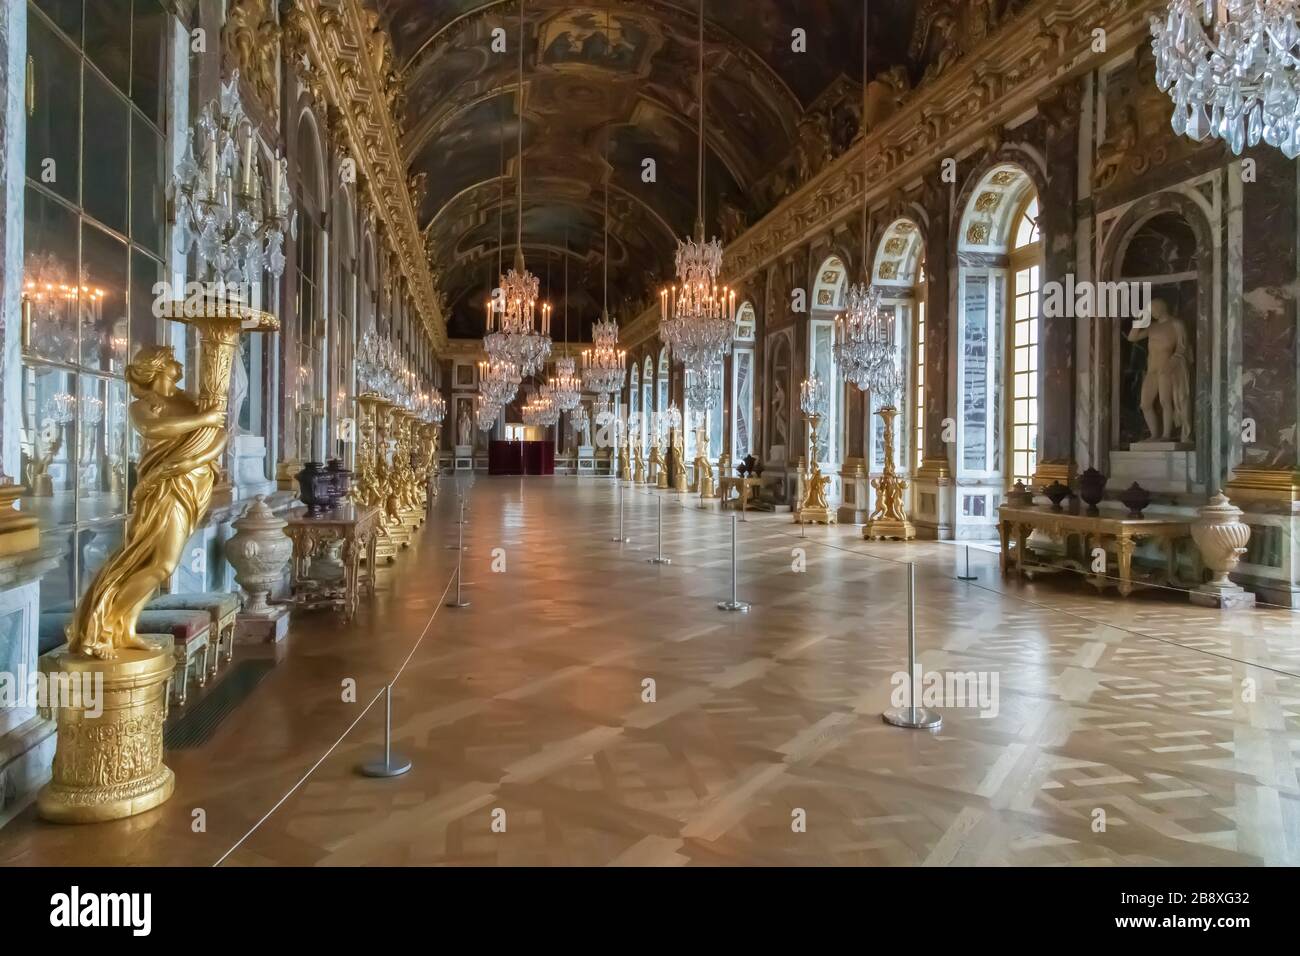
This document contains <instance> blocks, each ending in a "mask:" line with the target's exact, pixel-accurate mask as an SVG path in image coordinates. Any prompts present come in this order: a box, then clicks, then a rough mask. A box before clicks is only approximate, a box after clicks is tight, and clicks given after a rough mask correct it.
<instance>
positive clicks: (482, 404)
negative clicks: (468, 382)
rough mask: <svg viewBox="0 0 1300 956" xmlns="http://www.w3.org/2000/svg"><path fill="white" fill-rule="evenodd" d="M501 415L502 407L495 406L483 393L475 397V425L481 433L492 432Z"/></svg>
mask: <svg viewBox="0 0 1300 956" xmlns="http://www.w3.org/2000/svg"><path fill="white" fill-rule="evenodd" d="M500 414H501V406H500V405H494V404H493V403H492V402H491V401H489V400H488V397H487V396H486V395H484V394H483V393H482V392H479V394H477V395H475V396H474V423H475V424H476V425H477V426H478V430H479V431H481V432H485V431H489V430H491V428H492V426H493V425H495V424H496V421H497V417H498V416H499V415H500Z"/></svg>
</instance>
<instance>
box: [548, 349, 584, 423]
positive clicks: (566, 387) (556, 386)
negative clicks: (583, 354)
mask: <svg viewBox="0 0 1300 956" xmlns="http://www.w3.org/2000/svg"><path fill="white" fill-rule="evenodd" d="M549 385H550V388H551V394H552V395H554V396H555V404H556V405H557V406H558V407H559V409H560V411H562V412H571V411H573V410H574V409H575V408H577V407H578V406H579V405H581V404H582V380H581V379H579V378H578V373H577V369H576V367H575V362H574V361H573V359H571V358H570V357H569V356H567V355H565V356H564V357H562V358H559V359H556V361H555V374H554V375H552V376H551V380H550V382H549Z"/></svg>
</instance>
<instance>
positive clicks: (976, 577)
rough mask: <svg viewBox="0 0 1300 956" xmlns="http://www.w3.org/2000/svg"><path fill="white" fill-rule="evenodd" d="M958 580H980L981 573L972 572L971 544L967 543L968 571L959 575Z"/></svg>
mask: <svg viewBox="0 0 1300 956" xmlns="http://www.w3.org/2000/svg"><path fill="white" fill-rule="evenodd" d="M957 580H958V581H978V580H979V575H976V574H971V573H970V545H969V544H968V545H966V573H965V574H959V575H957Z"/></svg>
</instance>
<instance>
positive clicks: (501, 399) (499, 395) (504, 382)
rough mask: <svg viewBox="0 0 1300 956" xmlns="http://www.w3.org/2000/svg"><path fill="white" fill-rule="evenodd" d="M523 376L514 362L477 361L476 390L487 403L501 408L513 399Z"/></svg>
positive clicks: (496, 360)
mask: <svg viewBox="0 0 1300 956" xmlns="http://www.w3.org/2000/svg"><path fill="white" fill-rule="evenodd" d="M521 381H523V377H522V376H521V375H520V374H519V366H518V365H516V364H515V363H514V362H510V361H501V360H498V359H488V360H487V361H485V362H479V363H478V390H479V394H480V395H482V396H483V400H484V401H485V402H486V403H487V404H489V405H495V406H497V408H503V407H505V406H506V405H508V404H510V402H512V401H514V397H515V395H516V393H518V391H519V383H520V382H521Z"/></svg>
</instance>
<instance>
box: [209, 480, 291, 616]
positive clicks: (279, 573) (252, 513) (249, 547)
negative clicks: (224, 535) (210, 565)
mask: <svg viewBox="0 0 1300 956" xmlns="http://www.w3.org/2000/svg"><path fill="white" fill-rule="evenodd" d="M231 527H233V528H234V529H235V533H234V535H232V536H231V537H230V538H229V539H227V541H226V545H225V550H226V560H227V561H229V562H230V566H231V567H233V568H234V569H235V580H236V581H238V582H239V586H240V587H241V588H243V589H244V592H245V593H246V594H247V595H248V600H247V601H245V602H244V614H245V615H248V616H250V617H262V618H271V617H274V616H276V614H277V613H278V609H277V608H275V607H274V606H273V605H272V604H271V603H270V602H269V601H267V595H268V594H270V592H271V591H272V590H274V588H275V587H276V585H278V584H279V583H280V581H281V579H283V577H284V569H285V565H286V564H288V562H289V558H290V556H291V555H292V554H293V541H292V540H291V539H290V538H289V536H288V535H287V534H285V533H284V527H285V522H284V521H283V520H281V519H280V518H277V517H276V516H275V512H273V511H272V510H271V508H270V506H269V505H267V503H266V496H265V495H258V496H257V497H256V498H254V499H253V501H252V503H251V504H250V505H249V506H248V508H247V509H246V510H245V511H244V514H243V517H241V518H238V519H236V520H235V521H234V522H233V523H232V525H231Z"/></svg>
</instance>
